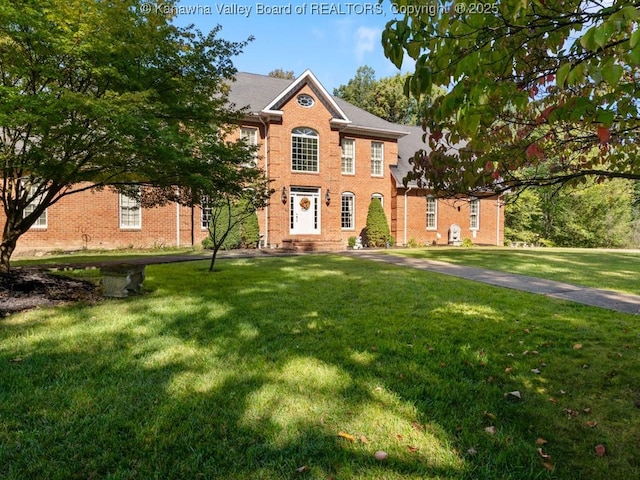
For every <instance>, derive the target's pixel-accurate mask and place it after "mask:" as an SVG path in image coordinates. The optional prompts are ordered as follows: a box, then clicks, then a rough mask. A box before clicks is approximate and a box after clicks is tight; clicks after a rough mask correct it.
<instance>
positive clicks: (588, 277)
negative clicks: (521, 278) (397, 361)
mask: <svg viewBox="0 0 640 480" xmlns="http://www.w3.org/2000/svg"><path fill="white" fill-rule="evenodd" d="M385 252H387V251H385ZM388 252H389V253H392V254H394V255H406V256H410V257H412V258H424V259H428V260H441V261H444V262H449V263H456V264H460V265H470V266H474V267H481V268H488V269H490V270H500V271H504V272H511V273H520V274H523V275H531V276H533V277H540V278H548V279H551V280H558V281H561V282H567V283H573V284H576V285H585V286H588V287H596V288H605V289H609V290H618V291H621V292H627V293H634V294H636V295H640V253H638V252H625V251H624V250H616V251H605V250H593V249H590V250H587V249H569V248H527V249H515V248H496V247H488V248H482V247H473V248H462V247H437V248H421V249H406V250H401V249H398V250H389V251H388Z"/></svg>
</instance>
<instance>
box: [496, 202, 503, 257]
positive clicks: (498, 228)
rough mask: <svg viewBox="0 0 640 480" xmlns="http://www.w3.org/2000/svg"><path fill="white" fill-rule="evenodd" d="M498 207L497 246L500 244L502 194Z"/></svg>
mask: <svg viewBox="0 0 640 480" xmlns="http://www.w3.org/2000/svg"><path fill="white" fill-rule="evenodd" d="M496 206H497V207H498V208H497V209H496V210H497V214H496V215H497V218H496V246H497V247H499V246H500V207H501V206H502V200H500V196H498V200H497V203H496Z"/></svg>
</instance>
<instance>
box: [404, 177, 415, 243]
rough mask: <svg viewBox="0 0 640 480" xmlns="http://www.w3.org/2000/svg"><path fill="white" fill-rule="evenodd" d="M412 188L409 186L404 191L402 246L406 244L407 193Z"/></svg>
mask: <svg viewBox="0 0 640 480" xmlns="http://www.w3.org/2000/svg"><path fill="white" fill-rule="evenodd" d="M411 189H413V187H409V188H407V189H406V190H405V191H404V246H405V247H406V246H407V195H408V194H409V192H410V191H411Z"/></svg>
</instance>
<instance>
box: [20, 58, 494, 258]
mask: <svg viewBox="0 0 640 480" xmlns="http://www.w3.org/2000/svg"><path fill="white" fill-rule="evenodd" d="M229 100H230V102H232V103H233V104H234V105H235V106H236V107H238V108H245V112H246V114H245V117H244V121H243V123H242V125H241V126H240V128H239V129H238V132H237V135H239V136H242V137H243V138H246V139H247V140H248V141H249V142H250V143H253V144H256V145H257V146H258V154H257V156H256V159H255V161H256V164H257V165H258V166H259V167H261V168H262V169H264V171H265V172H266V174H267V176H268V177H269V178H270V179H271V180H272V187H273V188H274V189H275V194H274V195H273V196H272V198H271V201H270V204H269V206H268V207H266V208H265V209H263V210H262V211H260V212H258V219H259V223H260V231H261V236H262V243H263V245H264V246H266V247H272V248H282V247H294V248H302V249H328V250H337V249H343V248H345V247H346V245H347V241H348V239H349V237H352V236H356V237H357V236H359V235H360V234H361V232H362V230H363V229H364V227H365V224H366V217H367V211H368V206H369V203H370V202H371V200H372V199H375V200H377V201H380V202H381V203H382V206H383V209H384V211H385V214H386V216H387V219H388V221H389V225H390V227H391V233H392V235H393V236H394V238H395V239H396V243H397V244H398V245H406V244H407V243H409V242H411V241H416V242H417V243H419V244H422V245H424V244H427V243H428V244H434V243H435V244H440V245H446V244H447V243H451V242H452V241H455V243H458V242H459V241H460V240H462V239H465V238H469V239H471V240H472V241H473V242H474V243H477V244H486V245H502V243H503V224H504V215H503V210H502V208H501V202H500V201H499V199H498V198H492V199H471V198H459V199H456V200H445V199H439V198H434V197H433V196H431V195H430V192H429V191H427V190H425V189H421V188H418V187H417V185H416V184H409V185H407V187H405V186H404V185H403V183H402V179H403V177H404V175H405V174H406V172H408V171H409V169H410V165H409V162H408V159H409V158H410V157H411V156H413V153H414V152H415V151H416V150H418V149H419V148H422V147H423V146H424V145H423V144H422V140H421V137H422V130H421V129H420V128H418V127H409V126H405V125H397V124H393V123H389V122H387V121H385V120H383V119H381V118H378V117H376V116H374V115H372V114H370V113H368V112H365V111H364V110H362V109H360V108H357V107H355V106H353V105H351V104H349V103H347V102H345V101H344V100H342V99H340V98H337V97H333V96H332V95H330V94H329V93H328V92H327V91H326V90H325V88H324V87H323V86H322V84H321V83H320V82H319V81H318V80H317V79H316V77H315V76H314V75H313V73H312V72H311V71H309V70H307V71H306V72H304V73H303V74H302V75H300V76H299V77H298V78H297V79H295V80H284V79H278V78H272V77H267V76H262V75H254V74H248V73H239V74H238V75H237V77H236V81H235V82H234V83H233V84H232V85H231V92H230V94H229ZM208 220H209V219H208V212H207V210H206V209H204V210H203V209H201V208H199V207H194V208H191V207H183V206H180V205H177V204H176V205H167V206H163V207H156V208H149V209H147V208H140V207H139V206H138V205H137V204H136V203H135V202H133V201H131V199H129V198H127V197H126V196H123V195H118V194H116V193H114V192H112V191H109V190H108V189H105V190H102V191H97V192H91V191H90V192H84V193H79V194H76V195H72V196H70V197H67V198H65V199H63V200H61V201H60V202H58V203H57V204H55V205H53V206H52V207H50V208H49V209H47V211H46V213H45V214H44V215H43V216H42V217H41V218H40V219H39V220H38V222H36V224H35V225H34V226H33V227H32V228H31V230H30V231H29V232H27V233H26V234H24V235H23V236H22V237H21V238H20V240H19V242H18V247H17V250H16V251H17V252H20V251H29V250H43V249H64V250H73V249H80V248H83V247H87V248H116V247H126V246H135V247H138V246H154V245H156V246H161V245H165V246H169V245H172V246H175V245H178V246H189V245H196V244H199V243H200V242H201V241H202V240H203V239H204V238H205V237H206V236H207V227H208ZM452 233H453V234H455V235H454V236H455V238H453V239H452V238H451V235H452Z"/></svg>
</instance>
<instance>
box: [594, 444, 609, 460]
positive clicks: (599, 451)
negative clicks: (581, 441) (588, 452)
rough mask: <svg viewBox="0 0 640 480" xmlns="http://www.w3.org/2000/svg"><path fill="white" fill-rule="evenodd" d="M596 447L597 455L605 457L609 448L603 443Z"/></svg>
mask: <svg viewBox="0 0 640 480" xmlns="http://www.w3.org/2000/svg"><path fill="white" fill-rule="evenodd" d="M595 448H596V455H598V456H599V457H604V454H605V453H607V449H606V448H605V447H604V445H602V444H600V445H596V447H595Z"/></svg>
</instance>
